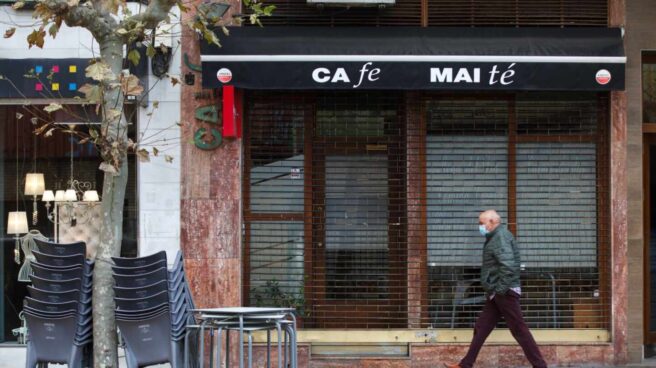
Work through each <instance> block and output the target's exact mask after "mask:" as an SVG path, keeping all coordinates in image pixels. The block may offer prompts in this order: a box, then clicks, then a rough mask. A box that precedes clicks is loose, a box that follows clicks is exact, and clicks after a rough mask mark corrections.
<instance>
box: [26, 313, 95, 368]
mask: <svg viewBox="0 0 656 368" xmlns="http://www.w3.org/2000/svg"><path fill="white" fill-rule="evenodd" d="M25 319H26V321H27V325H28V327H29V329H30V333H29V341H28V343H27V344H28V346H27V362H26V363H27V364H26V367H27V368H35V367H36V366H37V364H39V363H59V364H67V365H68V367H69V368H82V354H83V349H82V346H80V344H78V343H76V341H75V334H76V331H77V326H78V324H77V318H76V316H75V315H73V316H70V317H61V318H46V317H42V316H39V315H35V314H33V313H31V312H30V311H29V310H26V311H25Z"/></svg>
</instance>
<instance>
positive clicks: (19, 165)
mask: <svg viewBox="0 0 656 368" xmlns="http://www.w3.org/2000/svg"><path fill="white" fill-rule="evenodd" d="M5 4H6V5H5ZM129 6H131V7H132V11H138V6H137V5H136V4H130V5H129ZM0 8H2V11H1V12H0V22H2V24H3V25H7V27H10V26H12V25H13V26H15V27H17V30H16V33H15V34H14V36H13V37H11V38H5V39H3V40H2V41H1V42H0V75H2V76H3V78H2V79H1V80H0V152H1V154H0V155H1V156H0V213H2V222H1V223H0V233H1V234H2V241H3V248H2V249H3V251H2V252H1V253H0V261H1V262H2V263H1V264H2V273H1V275H0V278H1V279H2V284H3V285H4V287H3V289H2V290H1V294H2V295H0V300H1V302H0V316H2V318H1V319H0V342H2V343H4V344H0V349H2V347H8V346H12V345H15V344H16V342H17V340H18V339H19V336H16V335H15V334H13V330H15V329H17V328H20V327H21V320H20V317H19V314H20V311H21V306H22V303H23V298H24V296H25V293H26V285H28V282H26V280H24V279H25V277H24V276H23V277H20V276H19V275H21V274H22V273H21V270H24V267H23V265H24V261H25V257H24V253H23V252H22V250H21V258H20V260H19V263H17V262H16V261H15V256H14V250H15V240H14V235H13V234H8V229H7V227H6V226H7V225H8V222H7V217H8V213H9V212H13V211H21V212H22V211H24V212H27V216H28V217H29V223H28V225H29V230H31V231H38V232H40V233H41V234H42V235H43V236H45V237H48V238H50V239H58V240H60V241H71V240H85V241H87V242H89V244H88V245H89V248H90V249H91V250H90V252H92V251H93V250H92V249H93V247H94V244H95V243H96V242H97V239H94V237H93V236H92V234H94V232H95V231H97V230H98V224H99V222H98V220H99V218H98V216H99V213H98V211H97V208H98V207H94V205H93V203H92V202H86V201H83V198H82V197H83V196H82V192H83V191H85V190H96V191H97V192H98V193H102V172H101V171H100V170H98V165H99V164H100V159H99V157H98V154H97V152H96V150H95V147H94V146H93V144H79V138H74V137H71V136H70V135H68V134H63V133H61V132H59V131H53V132H52V134H51V135H49V137H44V136H39V137H37V136H36V135H34V134H33V131H34V130H35V129H37V128H38V127H39V126H41V125H42V124H43V123H44V122H46V121H55V122H57V123H59V124H62V125H63V126H67V127H68V126H73V127H74V128H75V129H90V128H93V126H94V125H93V123H94V122H99V121H100V119H99V117H98V116H97V115H96V112H95V106H89V105H83V103H82V102H81V100H80V99H79V96H81V94H80V93H78V91H77V90H78V89H79V88H80V87H81V86H82V85H83V84H84V83H86V78H85V77H84V75H85V68H86V67H87V66H88V65H89V60H91V59H92V58H94V57H96V56H97V55H98V54H99V53H98V47H97V44H95V43H94V42H93V41H92V37H91V34H90V33H89V32H87V31H85V30H82V29H78V28H68V27H66V26H65V25H62V27H61V29H60V31H59V34H58V35H57V37H56V38H55V39H52V38H50V37H49V36H48V38H47V39H46V42H45V45H44V47H43V49H40V48H37V47H33V48H30V49H28V45H27V41H26V37H27V36H28V34H29V32H31V31H32V29H31V28H29V27H26V25H29V24H32V23H33V19H32V10H30V9H28V8H29V4H28V6H27V7H26V9H21V10H13V9H12V8H11V4H10V3H3V5H0ZM176 27H179V25H178V26H176ZM176 29H177V28H176ZM169 38H170V40H168V42H167V43H166V44H167V45H169V46H171V62H170V65H169V69H168V73H170V74H172V75H179V74H180V63H181V56H180V55H181V52H180V49H179V44H178V40H179V38H180V37H179V35H178V34H176V33H172V35H170V36H169ZM143 56H144V57H143V58H142V59H141V60H142V61H141V64H140V65H139V67H138V68H134V67H133V70H132V72H133V73H135V74H136V73H140V74H139V75H140V76H142V77H143V78H142V83H144V84H145V86H146V87H147V88H146V90H148V94H144V95H142V96H139V98H138V99H137V100H136V101H126V107H125V108H126V116H127V117H128V118H129V120H130V125H129V129H130V132H129V134H130V135H131V137H132V138H133V139H134V140H140V141H142V142H144V146H145V147H146V148H149V149H150V147H152V146H156V147H158V148H159V149H160V151H161V152H162V154H161V155H160V156H159V157H152V159H151V162H148V163H143V162H138V160H136V159H135V157H134V156H130V158H129V167H130V170H129V176H130V178H129V183H128V188H127V192H126V201H125V211H124V219H123V230H124V233H123V249H122V253H123V255H124V256H137V255H147V254H151V253H154V252H157V251H160V250H166V251H167V252H168V253H169V254H170V256H171V257H170V258H171V259H173V258H172V257H173V256H174V255H175V253H176V252H177V250H178V249H179V229H180V220H179V219H180V216H179V203H180V196H179V193H180V142H179V140H180V128H179V126H178V124H179V122H180V120H179V116H180V87H179V86H174V85H172V84H171V83H170V81H169V80H168V79H159V78H157V77H155V76H154V75H153V74H152V72H151V69H152V68H151V65H150V64H151V63H150V60H148V58H147V57H145V54H144V55H143ZM128 68H129V67H128V64H126V69H128ZM76 96H78V98H76ZM52 102H55V103H59V104H62V105H63V108H62V109H61V110H58V111H55V112H54V113H52V114H48V113H47V112H46V111H44V110H43V109H44V108H45V107H46V106H47V105H48V104H50V103H52ZM154 105H157V107H156V108H155V107H154ZM88 122H91V125H88V124H86V123H88ZM80 123H84V124H80ZM164 155H170V156H171V157H172V158H173V161H172V163H168V162H166V161H165V158H164ZM27 173H41V174H43V177H44V182H45V183H44V184H45V189H47V190H52V191H53V192H54V191H56V190H65V189H69V188H70V187H71V186H70V180H71V179H73V180H76V181H77V182H78V183H79V184H80V185H81V186H78V189H81V192H80V193H79V194H80V195H79V198H78V199H79V202H78V203H77V204H76V206H77V209H76V210H75V211H76V212H75V213H76V214H77V215H78V218H77V221H76V223H75V224H73V223H72V222H71V217H70V216H68V215H69V214H70V211H69V208H68V207H65V205H62V206H61V208H60V211H59V212H58V216H57V219H56V220H55V221H53V220H51V219H49V218H48V217H49V216H48V215H49V214H52V213H54V211H55V206H56V203H55V202H53V201H51V202H50V203H49V204H50V206H51V207H50V208H48V209H47V208H46V206H45V205H46V203H45V202H44V201H43V200H44V198H43V196H42V195H37V196H36V197H34V196H32V195H29V194H26V192H25V181H26V174H27ZM34 203H36V209H37V212H38V214H37V215H36V222H33V219H32V213H33V205H34ZM53 219H54V218H53ZM19 235H20V236H23V235H24V234H19ZM19 278H21V279H22V280H19ZM10 350H11V349H10ZM22 355H23V356H22V357H24V353H23V354H22ZM2 356H3V357H4V356H6V355H5V354H4V353H3V354H2ZM19 356H20V354H19ZM22 357H21V358H22ZM16 359H17V358H16V357H11V355H9V358H8V359H7V361H4V359H0V366H1V367H16V366H18V365H17V361H16Z"/></svg>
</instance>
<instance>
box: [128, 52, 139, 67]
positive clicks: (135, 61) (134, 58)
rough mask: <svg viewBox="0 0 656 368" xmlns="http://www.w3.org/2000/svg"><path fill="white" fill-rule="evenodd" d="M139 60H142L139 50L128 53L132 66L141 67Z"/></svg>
mask: <svg viewBox="0 0 656 368" xmlns="http://www.w3.org/2000/svg"><path fill="white" fill-rule="evenodd" d="M139 59H141V55H140V54H139V51H138V50H136V49H132V50H130V52H128V60H130V61H131V62H132V64H134V65H139Z"/></svg>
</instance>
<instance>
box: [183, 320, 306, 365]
mask: <svg viewBox="0 0 656 368" xmlns="http://www.w3.org/2000/svg"><path fill="white" fill-rule="evenodd" d="M192 311H193V312H194V313H196V314H197V319H198V320H199V321H200V324H198V325H194V326H188V330H189V332H188V334H189V333H190V332H191V330H193V329H199V330H200V353H199V358H200V359H199V361H200V362H201V367H203V368H204V354H205V351H204V335H205V329H206V328H208V327H209V330H210V336H211V339H212V340H213V337H214V330H218V331H219V336H218V343H217V345H219V346H218V349H217V361H220V354H221V347H220V342H221V331H222V330H223V329H225V330H226V367H229V360H230V355H229V354H230V345H229V344H230V333H229V331H230V330H235V329H238V331H239V341H240V344H239V368H244V332H247V333H248V335H249V341H248V344H249V345H248V355H249V356H248V365H249V367H251V366H252V361H253V355H252V335H251V333H252V332H254V331H260V330H266V331H267V367H269V366H270V349H271V346H270V342H271V340H270V333H271V330H273V329H274V328H275V329H277V330H278V367H279V368H282V365H281V364H282V361H281V351H280V350H281V328H282V327H283V326H284V327H285V332H286V334H285V335H284V337H285V351H284V352H285V364H286V361H287V334H289V348H290V349H289V350H290V351H289V352H290V355H291V356H290V363H291V368H296V367H297V362H296V359H297V357H296V355H297V354H296V317H295V315H294V313H295V309H294V308H258V307H228V308H201V309H194V310H192ZM185 339H186V340H187V339H188V338H185ZM187 344H188V342H187V341H185V346H187ZM210 345H211V346H210V349H211V350H210V368H211V367H212V365H213V364H212V363H213V355H214V354H213V352H214V347H213V343H211V344H210ZM187 353H188V348H187V347H185V355H186V354H187ZM187 358H188V357H186V356H185V362H187V361H188V359H187ZM285 368H286V367H285Z"/></svg>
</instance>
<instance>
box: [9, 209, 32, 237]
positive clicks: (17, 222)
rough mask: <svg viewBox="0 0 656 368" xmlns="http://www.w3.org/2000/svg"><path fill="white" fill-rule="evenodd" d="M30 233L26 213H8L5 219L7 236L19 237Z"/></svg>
mask: <svg viewBox="0 0 656 368" xmlns="http://www.w3.org/2000/svg"><path fill="white" fill-rule="evenodd" d="M28 231H30V230H29V228H28V226H27V213H26V212H25V211H13V212H9V218H8V219H7V234H9V235H16V236H18V235H20V234H27V232H28Z"/></svg>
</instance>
